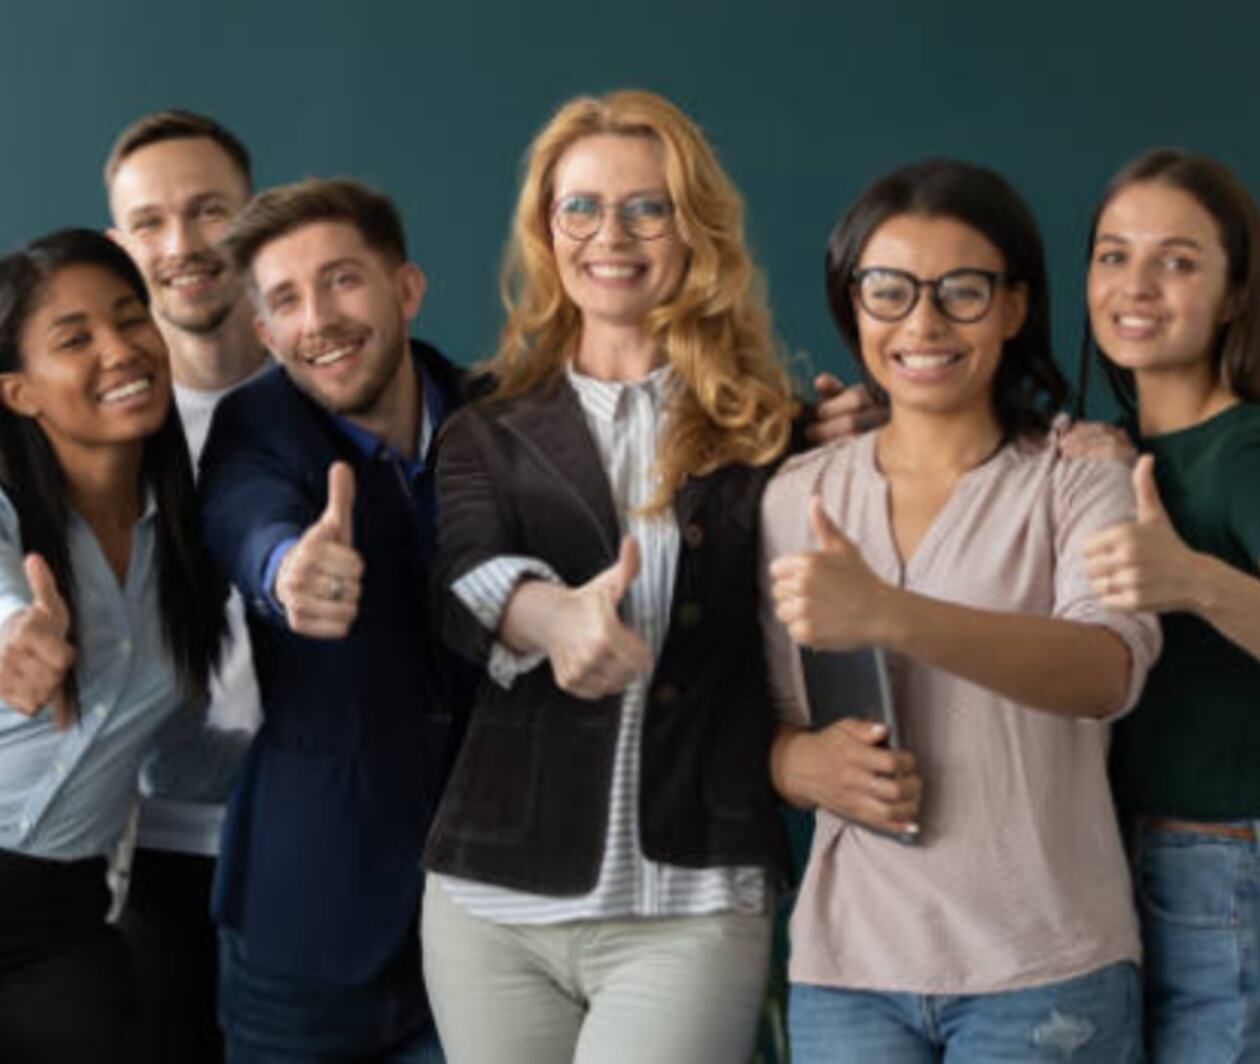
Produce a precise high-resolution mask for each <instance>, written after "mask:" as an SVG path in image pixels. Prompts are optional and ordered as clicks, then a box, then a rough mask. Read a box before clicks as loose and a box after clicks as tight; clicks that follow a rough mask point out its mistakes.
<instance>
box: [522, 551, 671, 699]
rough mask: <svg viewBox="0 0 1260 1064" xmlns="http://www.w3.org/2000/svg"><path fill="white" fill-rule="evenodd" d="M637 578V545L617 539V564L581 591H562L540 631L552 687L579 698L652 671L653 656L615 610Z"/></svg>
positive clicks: (596, 695)
mask: <svg viewBox="0 0 1260 1064" xmlns="http://www.w3.org/2000/svg"><path fill="white" fill-rule="evenodd" d="M638 575H639V544H638V542H637V541H636V540H635V539H634V537H633V536H626V537H625V539H623V540H622V541H621V550H620V552H619V553H618V555H617V560H616V561H615V562H614V563H613V564H612V565H610V566H609V567H608V568H607V569H605V570H604V571H603V572H602V573H599V574H598V575H597V576H595V577H593V578H592V579H590V580H588V581H587V582H586V583H585V584H583V585H582V586H581V587H577V588H572V589H567V590H566V591H565V592H564V594H563V596H562V597H561V598H560V599H559V600H558V602H557V606H558V608H556V609H553V610H551V611H549V613H548V616H547V620H546V625H545V630H544V631H543V632H541V633H540V636H541V639H540V642H541V643H542V645H543V647H544V648H545V649H546V651H547V657H548V658H549V659H550V660H551V669H552V672H553V673H554V675H555V678H556V684H557V685H558V686H559V687H560V688H561V690H564V691H568V692H569V694H571V695H576V696H577V697H578V698H588V699H596V698H603V697H604V696H605V695H610V694H616V693H617V692H618V691H623V690H625V689H626V687H628V686H629V684H630V682H631V681H632V680H633V679H634V678H635V677H636V676H640V675H642V674H643V673H646V672H647V671H648V670H649V669H651V668H652V654H651V652H650V651H649V650H648V648H647V644H646V643H644V642H643V640H642V638H641V637H640V636H639V634H638V633H637V632H635V631H634V629H633V628H630V627H629V626H628V625H626V624H625V623H624V622H623V621H622V620H621V618H620V616H618V613H617V607H618V605H619V604H620V603H621V600H622V598H623V597H625V594H626V592H627V591H628V590H629V588H630V585H631V584H632V583H634V580H635V578H636V577H637V576H638Z"/></svg>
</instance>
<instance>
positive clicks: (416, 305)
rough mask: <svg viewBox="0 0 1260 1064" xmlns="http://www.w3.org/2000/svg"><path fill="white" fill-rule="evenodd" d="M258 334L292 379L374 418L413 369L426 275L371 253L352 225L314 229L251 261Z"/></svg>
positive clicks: (324, 402)
mask: <svg viewBox="0 0 1260 1064" xmlns="http://www.w3.org/2000/svg"><path fill="white" fill-rule="evenodd" d="M252 274H253V280H254V285H255V287H256V288H257V291H258V309H259V313H258V319H257V324H258V334H259V337H260V339H261V340H262V341H263V343H264V344H266V345H267V347H269V348H270V349H271V351H272V353H273V354H275V356H276V357H277V358H278V359H279V360H280V361H281V362H282V363H283V364H284V367H285V370H286V372H288V374H289V376H290V377H291V378H292V380H293V382H294V383H295V384H296V385H297V386H298V387H299V388H301V389H302V390H303V391H304V392H306V393H307V394H308V395H309V396H310V397H311V398H312V399H314V400H315V401H316V402H317V403H319V404H320V405H321V406H323V407H324V408H325V409H327V410H330V411H332V412H334V413H337V414H342V415H345V416H347V417H354V418H358V419H360V420H370V419H372V418H373V417H374V416H375V415H376V414H377V413H378V412H379V411H380V410H381V409H382V408H383V406H384V405H385V401H386V400H387V398H388V395H387V393H388V392H389V390H390V389H391V388H392V387H394V386H395V385H396V384H397V383H398V381H399V379H400V377H401V375H402V374H405V373H409V372H410V362H409V360H408V357H407V323H408V322H409V321H410V320H411V319H412V317H414V316H415V314H416V312H417V311H418V310H419V309H420V302H421V299H422V298H423V296H424V275H423V274H421V272H420V270H419V269H418V268H417V267H416V266H414V265H413V264H411V263H401V264H396V263H394V262H392V261H390V260H389V259H388V258H387V257H386V256H384V255H382V254H381V253H380V252H378V251H376V250H375V249H374V248H372V247H370V246H369V245H368V244H367V242H366V241H365V240H364V239H363V236H362V234H361V233H360V232H359V230H358V228H356V227H355V226H354V225H351V224H350V223H348V222H339V221H321V222H311V223H308V224H306V225H303V226H300V227H299V228H297V229H294V230H293V231H292V232H289V233H286V234H285V235H283V236H280V237H277V238H276V239H274V240H271V241H269V242H268V243H266V244H264V245H263V246H262V247H261V248H260V249H259V251H258V253H257V255H255V257H254V261H253V266H252Z"/></svg>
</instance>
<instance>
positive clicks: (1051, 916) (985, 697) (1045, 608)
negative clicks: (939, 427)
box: [762, 433, 1160, 994]
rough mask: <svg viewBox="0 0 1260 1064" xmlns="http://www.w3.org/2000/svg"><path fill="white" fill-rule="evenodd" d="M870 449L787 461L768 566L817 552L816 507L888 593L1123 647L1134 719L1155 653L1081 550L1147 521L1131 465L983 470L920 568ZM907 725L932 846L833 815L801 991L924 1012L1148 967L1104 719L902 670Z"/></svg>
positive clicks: (1032, 452) (784, 672)
mask: <svg viewBox="0 0 1260 1064" xmlns="http://www.w3.org/2000/svg"><path fill="white" fill-rule="evenodd" d="M875 446H876V434H875V433H868V434H867V435H866V436H863V437H859V438H857V439H855V440H852V441H844V442H838V443H836V444H833V445H830V446H828V447H824V448H820V449H818V450H816V451H812V452H810V453H809V454H806V455H802V456H801V457H800V458H796V459H792V460H790V461H789V462H788V463H787V464H785V465H784V466H783V468H782V469H780V470H779V472H778V474H777V475H776V476H775V478H774V479H773V480H772V481H771V482H770V485H769V487H768V488H767V489H766V493H765V496H764V498H763V500H762V533H763V543H764V547H765V551H766V556H767V562H768V561H771V560H773V559H774V558H777V557H782V556H784V555H790V554H795V553H798V552H800V551H808V550H814V549H816V544H815V541H814V537H813V535H812V533H811V531H810V529H809V522H808V512H809V501H810V498H811V497H812V496H814V495H815V494H817V495H818V496H819V497H820V498H821V501H822V504H823V506H824V507H825V509H826V511H827V513H828V515H829V516H830V518H831V520H832V521H833V522H834V523H835V525H836V527H837V528H839V529H840V530H841V531H842V532H843V533H844V534H845V535H846V536H848V537H849V538H850V539H852V540H853V541H854V542H855V543H856V544H857V545H858V547H859V549H860V550H861V553H862V557H863V559H864V560H865V562H866V564H867V565H868V566H870V568H871V570H872V571H873V572H874V573H875V575H876V576H878V577H879V578H880V579H881V580H884V581H886V582H888V583H890V584H893V585H896V586H899V587H903V588H906V589H907V590H909V591H913V592H915V593H916V594H919V595H924V596H928V597H930V598H934V599H939V600H942V601H945V602H954V603H958V604H960V605H964V606H969V607H972V608H975V609H984V610H1001V611H1004V612H1008V613H1019V614H1026V615H1030V616H1039V617H1055V618H1059V619H1062V620H1065V621H1074V622H1077V623H1080V624H1084V625H1092V626H1096V627H1098V628H1100V629H1105V630H1107V631H1109V632H1110V633H1112V634H1113V635H1115V636H1116V637H1118V638H1119V639H1120V640H1122V641H1123V643H1124V645H1125V646H1126V647H1127V648H1128V651H1129V683H1128V693H1127V696H1126V698H1125V706H1126V708H1127V707H1129V706H1132V705H1133V703H1134V702H1135V701H1136V699H1137V697H1138V693H1139V692H1140V691H1141V690H1142V683H1143V681H1144V680H1145V678H1146V672H1147V670H1148V669H1149V667H1150V664H1151V662H1152V661H1153V660H1154V658H1155V657H1156V655H1157V654H1158V653H1159V646H1160V640H1159V628H1158V626H1157V625H1156V623H1155V621H1154V619H1153V618H1152V617H1150V616H1149V615H1146V614H1140V613H1138V614H1134V613H1119V612H1114V611H1111V610H1108V609H1105V608H1104V607H1103V606H1102V605H1101V604H1100V603H1099V602H1098V600H1097V598H1096V597H1095V596H1094V593H1093V589H1092V587H1091V586H1090V583H1089V580H1088V578H1087V577H1086V575H1085V571H1084V567H1083V559H1082V545H1083V544H1084V542H1085V541H1086V540H1087V539H1088V538H1089V536H1090V535H1091V534H1092V533H1094V532H1096V531H1098V530H1099V529H1102V528H1105V527H1107V526H1108V525H1112V524H1117V523H1120V522H1123V521H1131V520H1132V519H1133V514H1134V500H1133V490H1132V488H1131V486H1130V484H1129V471H1128V469H1127V468H1126V467H1125V466H1123V465H1122V464H1121V463H1118V462H1095V461H1085V460H1079V459H1078V460H1073V459H1067V458H1063V457H1061V456H1060V455H1059V453H1058V447H1057V444H1056V441H1055V440H1054V439H1052V438H1051V439H1046V440H1044V441H1040V442H1031V441H1029V442H1021V443H1013V444H1009V445H1007V446H1005V447H1003V448H1002V449H1001V450H999V451H998V452H997V454H996V455H994V456H993V457H992V458H990V459H989V460H988V461H987V462H985V463H984V464H983V465H981V466H978V467H976V468H975V469H972V470H970V471H969V472H968V473H966V474H964V475H963V477H962V478H961V479H960V480H959V481H958V483H957V484H956V485H955V487H954V490H953V492H952V494H951V495H950V497H949V499H948V500H947V501H946V503H945V504H944V506H943V507H942V509H941V511H940V512H939V513H938V514H937V515H936V518H935V519H934V521H933V522H932V525H931V527H930V528H929V529H928V530H927V532H926V533H925V534H924V536H923V538H922V540H921V541H920V542H919V544H918V546H917V547H916V548H915V551H914V553H913V554H912V555H911V556H910V557H909V558H908V559H906V560H905V561H903V560H902V559H901V557H900V555H899V553H898V550H897V546H896V543H895V541H894V538H893V532H892V525H891V521H890V517H889V514H890V509H889V501H890V493H891V488H890V486H889V483H888V481H887V480H886V479H885V478H884V476H883V474H882V473H881V471H880V469H879V466H878V462H877V461H876V454H875ZM763 617H764V627H765V631H766V639H767V644H768V659H769V665H770V675H771V681H772V690H773V694H774V696H775V700H776V704H777V707H778V709H779V711H780V713H781V714H782V715H783V716H784V717H785V718H786V719H788V720H790V721H792V722H793V723H797V724H804V723H806V722H807V720H808V710H807V708H806V702H805V696H804V686H803V681H802V678H801V665H800V654H799V653H798V651H797V648H796V647H795V645H794V644H793V643H792V642H791V640H790V638H789V636H788V634H787V631H786V630H785V629H784V627H783V625H782V624H780V623H779V622H778V621H777V620H776V619H775V617H774V604H773V601H772V600H771V599H770V596H769V580H768V579H767V581H766V590H765V602H764V613H763ZM888 665H889V673H890V679H891V681H892V691H893V699H894V702H895V704H896V711H897V718H898V724H899V725H900V729H901V732H902V736H903V738H904V740H905V742H906V745H907V746H908V748H909V749H910V750H911V751H912V752H913V753H914V756H915V758H916V763H917V765H918V768H919V771H920V772H921V773H922V775H923V788H924V798H923V808H922V811H921V814H920V818H919V822H920V824H921V826H922V829H923V830H922V835H921V838H920V841H919V844H918V845H914V846H905V845H903V844H901V843H900V842H896V841H894V840H892V839H890V838H888V837H886V836H883V835H879V834H876V833H874V832H871V831H867V830H865V829H863V828H861V827H859V826H855V825H853V824H851V823H849V822H848V821H846V820H843V819H841V818H839V817H837V816H834V815H833V814H831V813H829V812H827V811H825V810H819V811H818V812H817V814H816V829H815V831H814V838H813V846H812V850H811V853H810V858H809V865H808V867H807V869H806V871H805V876H804V880H803V882H802V883H801V887H800V894H799V897H798V899H797V902H796V907H795V910H794V912H793V915H792V956H791V964H790V968H789V974H790V977H791V978H792V980H793V981H794V982H802V983H812V984H815V985H819V986H839V987H846V988H849V989H866V990H883V991H901V992H906V993H915V994H986V993H996V992H1000V991H1008V990H1019V989H1023V988H1026V987H1032V986H1041V985H1045V984H1047V983H1052V982H1058V981H1061V980H1065V979H1071V978H1075V977H1077V976H1080V975H1084V974H1085V973H1087V972H1091V971H1095V970H1096V969H1098V968H1102V967H1105V966H1106V965H1109V964H1115V963H1119V962H1121V961H1136V960H1137V959H1138V953H1139V946H1138V933H1137V923H1136V920H1135V919H1134V914H1133V902H1132V894H1131V888H1130V886H1129V875H1128V868H1127V864H1126V861H1125V855H1124V847H1123V844H1122V842H1121V839H1120V832H1119V829H1118V828H1117V826H1116V819H1115V814H1114V812H1113V810H1112V804H1111V791H1110V788H1109V786H1108V782H1107V743H1108V731H1109V729H1108V725H1107V722H1105V721H1100V720H1092V719H1085V718H1081V717H1071V716H1065V715H1063V714H1059V713H1049V712H1041V711H1038V710H1034V709H1031V708H1029V707H1028V706H1025V705H1021V704H1018V703H1016V702H1014V701H1012V700H1011V699H1009V698H1005V697H1003V696H1002V695H999V694H997V693H996V692H994V691H991V690H989V689H988V688H985V687H981V686H980V685H978V684H975V683H971V682H969V681H967V680H964V679H963V678H961V677H959V676H955V675H953V674H952V673H948V672H946V671H944V670H943V669H938V668H934V667H932V666H929V665H926V664H924V663H922V662H920V661H917V660H915V659H913V658H906V657H902V656H901V655H897V654H889V656H888Z"/></svg>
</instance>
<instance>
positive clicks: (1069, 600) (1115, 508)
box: [1054, 459, 1163, 719]
mask: <svg viewBox="0 0 1260 1064" xmlns="http://www.w3.org/2000/svg"><path fill="white" fill-rule="evenodd" d="M1054 513H1055V531H1054V535H1055V554H1056V565H1055V596H1054V599H1055V602H1054V615H1055V616H1056V617H1060V618H1063V619H1064V620H1070V621H1077V622H1079V623H1082V624H1095V625H1098V626H1100V627H1102V628H1106V629H1107V630H1108V631H1111V632H1114V633H1115V634H1116V635H1117V636H1118V637H1119V638H1120V639H1121V640H1123V641H1124V644H1125V646H1126V647H1128V649H1129V679H1128V686H1127V689H1126V693H1125V699H1124V703H1123V705H1122V706H1121V707H1120V708H1119V709H1118V710H1117V711H1116V712H1115V713H1114V714H1112V715H1111V719H1115V718H1116V717H1119V716H1121V715H1122V714H1124V713H1127V712H1128V711H1129V710H1130V709H1132V708H1133V706H1134V705H1135V704H1136V703H1137V700H1138V698H1139V696H1140V695H1141V693H1142V687H1143V685H1144V684H1145V683H1146V674H1147V673H1148V672H1149V671H1150V668H1151V666H1152V665H1153V664H1154V663H1155V659H1156V658H1157V657H1159V652H1160V650H1161V649H1162V646H1163V642H1162V637H1161V635H1160V628H1159V621H1158V619H1157V618H1156V617H1155V616H1154V615H1153V614H1150V613H1130V612H1127V611H1123V610H1112V609H1108V608H1106V607H1105V606H1103V604H1102V603H1101V602H1099V601H1098V597H1097V596H1096V595H1095V594H1094V590H1093V586H1092V585H1091V584H1090V581H1089V578H1088V577H1087V576H1086V575H1085V559H1084V548H1085V542H1086V541H1087V540H1088V539H1089V537H1090V536H1092V535H1093V534H1094V533H1095V532H1100V531H1102V530H1103V529H1105V528H1109V527H1111V526H1112V525H1118V524H1125V523H1127V522H1129V521H1132V520H1134V518H1135V517H1136V515H1137V504H1136V501H1135V499H1134V495H1133V486H1132V483H1131V481H1130V471H1129V467H1128V466H1127V465H1125V464H1123V463H1119V462H1100V461H1093V460H1090V459H1061V460H1060V461H1059V462H1058V465H1057V467H1056V469H1055V477H1054Z"/></svg>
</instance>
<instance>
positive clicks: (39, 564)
mask: <svg viewBox="0 0 1260 1064" xmlns="http://www.w3.org/2000/svg"><path fill="white" fill-rule="evenodd" d="M22 568H23V569H24V570H25V571H26V582H27V583H28V584H30V586H31V605H32V606H39V607H40V608H41V609H42V610H44V612H45V613H47V614H48V616H49V617H50V618H51V619H52V622H53V624H54V625H55V626H56V628H57V631H58V633H59V634H60V635H63V636H64V635H65V634H66V632H68V631H69V630H70V611H69V610H68V609H66V601H65V599H63V598H62V597H61V592H60V591H58V590H57V580H56V577H54V576H53V573H52V570H51V569H49V568H48V563H47V562H46V561H44V559H43V557H42V556H41V555H39V554H28V555H27V556H26V557H25V558H24V559H23V561H22Z"/></svg>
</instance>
